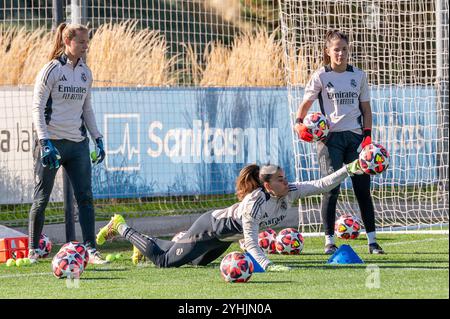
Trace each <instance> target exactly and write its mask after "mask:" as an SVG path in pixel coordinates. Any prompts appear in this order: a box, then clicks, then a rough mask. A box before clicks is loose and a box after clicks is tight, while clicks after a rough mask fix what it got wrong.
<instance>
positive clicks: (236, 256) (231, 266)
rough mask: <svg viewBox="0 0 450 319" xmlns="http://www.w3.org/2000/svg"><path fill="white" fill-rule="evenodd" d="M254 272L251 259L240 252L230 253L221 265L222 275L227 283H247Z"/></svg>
mask: <svg viewBox="0 0 450 319" xmlns="http://www.w3.org/2000/svg"><path fill="white" fill-rule="evenodd" d="M253 270H254V265H253V262H252V260H251V259H250V257H248V256H247V255H245V254H243V253H241V252H238V251H234V252H231V253H229V254H228V255H226V256H225V257H224V258H223V259H222V262H221V263H220V274H221V275H222V278H223V279H224V280H225V281H226V282H247V281H248V280H249V279H250V277H251V276H252V274H253Z"/></svg>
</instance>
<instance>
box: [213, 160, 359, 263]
mask: <svg viewBox="0 0 450 319" xmlns="http://www.w3.org/2000/svg"><path fill="white" fill-rule="evenodd" d="M348 176H350V175H349V173H348V172H347V166H346V165H344V167H342V168H341V169H339V170H338V171H336V172H334V173H333V174H330V175H328V176H327V177H324V178H322V179H319V180H314V181H307V182H298V183H289V193H288V194H287V195H286V196H285V197H281V198H278V197H274V196H271V195H270V194H268V193H267V192H265V191H264V190H263V189H262V188H258V189H256V190H254V191H253V192H252V193H250V194H247V196H245V198H244V199H243V200H242V201H241V202H239V203H236V204H234V205H233V206H230V207H228V208H225V209H219V210H215V211H213V212H212V214H211V215H212V218H213V221H212V223H213V230H214V231H215V233H216V234H217V236H218V238H219V239H220V240H223V241H235V240H239V239H241V238H242V237H244V241H245V248H246V250H247V251H248V252H249V253H250V254H251V255H252V256H253V257H254V258H255V260H256V261H257V262H258V263H259V264H260V265H261V266H262V267H263V268H264V269H265V268H266V267H267V266H268V265H269V263H270V260H269V259H268V258H267V256H266V255H265V254H264V252H263V251H262V249H260V247H259V245H258V234H259V230H260V228H266V227H271V226H274V225H277V224H279V223H280V222H281V221H282V220H283V219H284V218H285V217H286V215H287V212H288V209H289V208H291V206H292V202H293V201H295V200H298V199H299V198H303V197H307V196H311V195H317V194H321V193H324V192H328V191H330V190H332V189H333V188H335V187H336V186H338V185H339V184H340V183H341V182H342V181H343V180H344V179H345V178H346V177H348Z"/></svg>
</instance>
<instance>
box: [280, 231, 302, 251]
mask: <svg viewBox="0 0 450 319" xmlns="http://www.w3.org/2000/svg"><path fill="white" fill-rule="evenodd" d="M303 243H304V240H303V236H302V234H300V233H299V232H298V231H297V230H296V229H294V228H285V229H283V230H281V231H280V232H279V233H278V236H277V237H276V243H275V247H276V250H277V252H278V253H280V254H282V255H298V254H300V252H301V251H302V250H303Z"/></svg>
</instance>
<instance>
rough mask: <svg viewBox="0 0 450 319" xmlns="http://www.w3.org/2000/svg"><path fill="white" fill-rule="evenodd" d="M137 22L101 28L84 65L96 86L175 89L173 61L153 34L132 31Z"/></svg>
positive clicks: (96, 34)
mask: <svg viewBox="0 0 450 319" xmlns="http://www.w3.org/2000/svg"><path fill="white" fill-rule="evenodd" d="M136 24H137V21H134V22H133V21H128V22H123V23H120V24H104V25H102V26H100V28H98V29H97V31H96V32H95V34H94V36H93V38H92V40H91V42H90V46H89V53H88V58H87V60H88V64H89V66H90V68H91V70H92V73H93V76H94V80H95V81H96V85H97V86H138V85H139V86H166V85H176V84H177V81H178V78H177V74H176V72H175V71H174V66H175V64H176V62H177V61H176V57H172V58H168V55H167V45H166V42H165V40H164V38H163V37H162V36H160V35H159V34H158V32H157V31H151V30H147V29H144V30H136Z"/></svg>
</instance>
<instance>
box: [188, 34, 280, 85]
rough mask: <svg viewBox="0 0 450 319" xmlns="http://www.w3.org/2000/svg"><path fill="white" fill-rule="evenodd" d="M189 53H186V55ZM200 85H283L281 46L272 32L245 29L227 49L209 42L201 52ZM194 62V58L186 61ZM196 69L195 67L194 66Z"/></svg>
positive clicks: (193, 63) (194, 63)
mask: <svg viewBox="0 0 450 319" xmlns="http://www.w3.org/2000/svg"><path fill="white" fill-rule="evenodd" d="M190 57H191V56H188V58H190ZM204 60H205V67H204V69H202V70H201V77H196V78H201V80H200V81H199V83H198V84H199V85H201V86H283V85H284V84H285V80H284V64H283V48H282V45H281V42H280V41H277V40H276V39H275V32H274V33H272V34H268V33H267V31H265V30H264V29H259V30H258V31H256V32H255V33H250V32H245V33H243V34H242V35H241V36H239V37H237V38H236V39H235V40H234V42H233V45H232V47H231V48H226V47H224V46H223V45H222V44H220V43H214V44H210V45H209V46H208V47H207V48H206V50H205V53H204ZM190 63H191V64H192V65H196V61H190ZM197 69H198V67H197Z"/></svg>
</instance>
